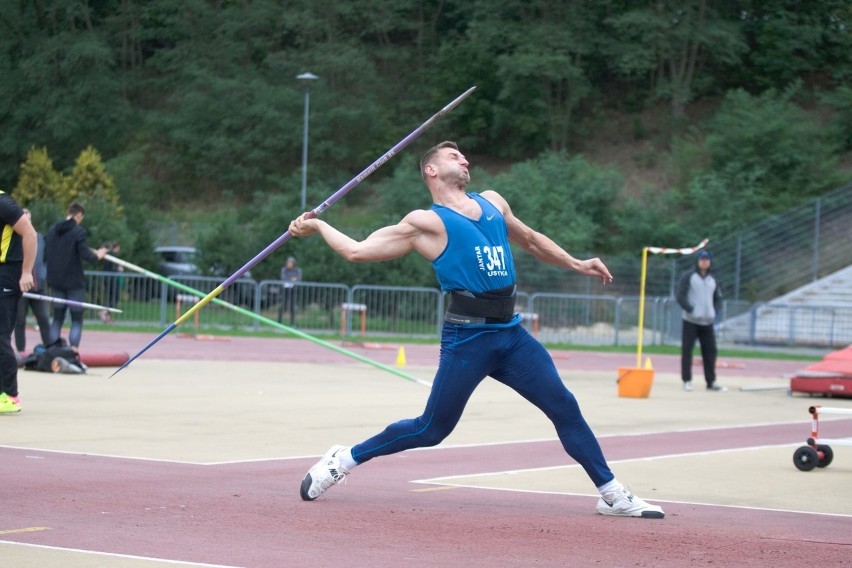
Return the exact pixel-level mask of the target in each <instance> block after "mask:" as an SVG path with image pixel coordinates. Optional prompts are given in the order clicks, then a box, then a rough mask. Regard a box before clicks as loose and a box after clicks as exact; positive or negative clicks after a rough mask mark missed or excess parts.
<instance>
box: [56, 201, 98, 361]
mask: <svg viewBox="0 0 852 568" xmlns="http://www.w3.org/2000/svg"><path fill="white" fill-rule="evenodd" d="M85 216H86V210H85V209H84V208H83V206H82V205H80V204H79V203H77V202H74V203H72V204H71V205H69V206H68V214H67V216H66V217H65V220H64V221H60V222H58V223H56V224H55V225H54V226H52V227H51V228H50V230H49V231H48V232H47V235H45V237H44V242H45V250H44V259H45V262H47V284H48V286H50V288H51V289H52V290H53V295H54V296H56V297H57V298H63V299H66V300H72V301H74V302H83V301H84V297H85V290H86V279H85V276H84V274H83V262H85V261H88V262H94V261H96V260H101V259H102V258H103V257H104V255H105V254H106V253H107V250H106V248H104V247H101V248H99V249H98V250H97V251H92V249H90V248H89V244H88V241H87V237H86V231H85V230H84V229H83V227H81V226H80V224H81V223H82V222H83V218H84V217H85ZM68 308H69V307H68V306H66V305H63V304H55V305H54V308H53V323H52V324H51V326H50V343H51V345H52V344H55V343H57V342H58V341H59V339H60V336H61V334H62V324H64V323H65V310H66V309H68ZM70 310H71V331H70V333H69V334H68V343H69V345H71V347H73V348H74V349H75V350H76V349H77V348H79V347H80V338H81V336H82V335H83V308H81V307H71V308H70Z"/></svg>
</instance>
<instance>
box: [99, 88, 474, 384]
mask: <svg viewBox="0 0 852 568" xmlns="http://www.w3.org/2000/svg"><path fill="white" fill-rule="evenodd" d="M475 89H476V87H471V88H470V89H468V90H467V91H465V92H464V93H462V94H461V95H459V96H458V97H456V98H455V99H454V100H453V101H452V102H450V103H449V104H448V105H447V106H445V107H444V108H442V109H441V110H440V111H438V112H437V113H436V114H434V115H433V116H432V117H431V118H430V119H429V120H427V121H426V122H424V123H423V124H421V125H420V126H419V127H417V128H416V129H414V131H412V132H411V134H409V135H408V136H406V137H405V138H403V139H402V140H400V141H399V142H397V144H396V145H395V146H394V147H392V148H391V149H390V150H388V151H387V152H386V153H385V154H384V155H382V156H381V157H380V158H379V159H378V160H376V161H375V162H373V163H372V164H370V165H369V166H368V167H367V168H366V169H365V170H364V171H362V172H361V173H360V174H358V175H357V176H355V177H354V178H352V179H351V180H349V182H347V183H346V185H344V186H343V187H341V188H340V189H338V190H337V191H336V192H334V193H333V194H332V195H331V197H329V198H328V199H326V200H325V201H324V202H323V203H321V204H320V205H319V206H318V207H317V208H316V209H314V210H313V211H310V212H309V213H308V216H309V217H310V218H314V217H318V216H319V215H320V214H322V213H323V212H324V211H325V210H326V209H328V208H329V207H331V206H332V205H334V204H335V203H336V202H337V201H338V200H339V199H340V198H342V197H343V196H344V195H346V194H347V193H349V192H350V191H351V190H352V188H354V187H355V186H356V185H358V184H359V183H361V182H362V181H363V180H364V179H365V178H367V176H369V175H370V174H372V173H373V172H374V171H376V170H377V169H379V168H380V167H381V166H382V165H383V164H384V163H385V162H387V161H388V160H390V159H391V158H392V157H393V156H395V155H396V154H397V152H399V151H400V150H402V149H403V148H405V147H406V146H408V145H409V144H411V142H413V141H414V140H415V139H416V138H417V137H418V136H420V135H421V134H423V132H425V131H426V129H428V128H429V127H431V126H432V125H433V124H434V123H435V122H437V121H438V120H439V119H441V118H443V117H444V115H446V114H447V113H449V112H450V111H451V110H453V109H454V108H455V107H457V106H458V105H459V104H460V103H461V102H462V101H463V100H464V99H466V98H467V97H468V96H469V95H470V94H471V93H472V92H473V91H474V90H475ZM291 236H292V235H291V234H290V230H289V229H288V230H287V231H286V232H285V233H284V234H283V235H281V236H280V237H278V238H277V239H275V240H274V241H273V242H272V243H270V244H269V245H268V246H267V247H266V248H265V249H263V250H262V251H260V252H259V253H258V254H257V256H255V257H254V258H252V259H251V260H249V261H248V262H247V263H246V264H245V265H243V267H242V268H240V269H239V270H237V271H236V272H234V273H233V274H232V275H231V276H229V277H228V278H227V279H226V280H225V281H224V282H222V283H221V284H219V285H218V286H217V287H216V288H214V289H213V291H212V292H210V293H209V294H207V295H206V296H205V297H204V298H202V299H201V300H199V302H198V303H197V304H195V305H194V306H192V307H191V308H190V309H189V310H187V311H186V313H185V314H183V315H182V316H181V317H179V318H178V319H177V320H175V322H174V323H172V324H171V325H169V326H168V327H167V328H166V329H164V330H163V331H162V332H161V333H160V335H158V336H157V337H155V338H154V339H153V341H151V342H150V343H148V345H146V346H145V347H143V348H142V349H141V350H140V351H139V352H138V353H136V354H135V355H133V357H131V358H130V359H128V360H127V362H126V363H124V365H122V366H121V367H119V368H118V369H117V370H116V373H118V372H119V371H121V370H122V369H124V368H125V367H127V366H128V365H130V364H131V363H132V362H133V361H135V360H136V359H137V358H138V357H139V356H141V355H142V354H143V353H145V352H146V351H147V350H148V349H150V348H151V347H153V346H154V344H156V343H157V342H158V341H160V340H161V339H162V338H164V337H165V336H166V335H168V334H169V333H171V331H172V330H173V329H175V328H177V326H179V325H180V324H182V323H183V322H185V321H186V320H188V319H189V318H190V317H192V314H194V313H195V312H196V311H198V310H200V309H201V308H203V307H204V306H206V305H207V304H208V303H209V302H210V300H212V299H213V298H215V297H216V296H218V295H219V294H221V293H222V291H223V290H224V289H225V288H227V287H228V286H230V285H231V284H233V283H234V282H236V281H237V280H238V279H239V278H240V277H241V276H242V275H243V274H245V273H246V272H247V271H249V270H251V269H252V267H254V266H255V265H256V264H257V263H259V262H260V261H261V260H263V259H264V258H266V257H267V256H269V254H270V253H272V251H274V250H275V249H277V248H278V247H280V246H281V245H282V244H284V243H285V242H287V240H288V239H290V237H291ZM114 374H115V373H113V375H114Z"/></svg>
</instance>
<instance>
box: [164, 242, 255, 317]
mask: <svg viewBox="0 0 852 568" xmlns="http://www.w3.org/2000/svg"><path fill="white" fill-rule="evenodd" d="M154 253H155V254H156V255H157V258H158V261H157V265H158V273H159V274H161V275H163V276H166V277H168V278H172V277H174V276H202V275H204V271H202V270H201V269H200V268H199V267H198V265H197V264H196V261H197V259H198V256H199V255H198V249H196V248H195V247H190V246H174V245H173V246H159V247H156V248H155V249H154ZM212 276H216V277H221V278H222V279H224V278H225V277H227V276H228V274H226V273H225V271H224V270H221V269H215V268H214V269H213V270H212ZM217 283H218V282H217ZM254 287H255V283H254V282H253V281H251V272H250V271H246V272H245V274H243V275H242V277H241V278H240V280H238V281H236V282H234V283H233V284H232V285H231V286H230V287H229V288H228V289H227V290H225V291H224V292H223V293H222V296H221V299H223V300H225V301H226V302H230V303H233V304H238V305H242V306H245V307H250V306H251V305H252V303H253V297H254V296H253V291H254ZM175 293H176V292H175V289H174V288H170V289H169V300H173V299H174V294H175ZM157 296H159V290H157V292H155V297H157Z"/></svg>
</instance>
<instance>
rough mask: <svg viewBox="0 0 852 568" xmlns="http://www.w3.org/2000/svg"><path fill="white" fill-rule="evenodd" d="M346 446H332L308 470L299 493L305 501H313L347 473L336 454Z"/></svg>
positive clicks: (341, 479)
mask: <svg viewBox="0 0 852 568" xmlns="http://www.w3.org/2000/svg"><path fill="white" fill-rule="evenodd" d="M345 449H346V446H332V447H331V449H330V450H328V451H327V452H326V453H325V455H323V456H322V459H320V461H318V462H317V463H316V464H314V466H313V467H312V468H311V469H309V470H308V473H307V475H305V479H303V480H302V487H301V489H300V490H299V493H300V494H301V496H302V499H304V500H305V501H313V500H314V499H316V498H317V497H319V496H320V495H322V494H323V493H325V492H326V491H328V489H329V488H330V487H331V486H332V485H337V484H338V483H340V482H341V481H343V480H344V478H345V477H346V476H347V475H349V470H348V469H346V468H345V467H343V466H342V465H340V458H338V457H337V454H338V453H339V452H340V451H341V450H345Z"/></svg>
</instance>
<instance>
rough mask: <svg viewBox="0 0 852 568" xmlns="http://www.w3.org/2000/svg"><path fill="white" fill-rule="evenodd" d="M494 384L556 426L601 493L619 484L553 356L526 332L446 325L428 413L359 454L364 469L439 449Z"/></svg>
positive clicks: (395, 427)
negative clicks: (487, 384)
mask: <svg viewBox="0 0 852 568" xmlns="http://www.w3.org/2000/svg"><path fill="white" fill-rule="evenodd" d="M486 376H491V377H493V378H494V379H496V380H498V381H500V382H501V383H503V384H505V385H507V386H508V387H510V388H512V389H513V390H515V391H516V392H517V393H518V394H520V395H521V396H522V397H524V398H525V399H527V400H528V401H529V402H531V403H533V404H534V405H535V406H536V407H538V408H539V409H540V410H541V411H542V412H544V414H545V415H547V417H548V418H549V419H550V420H551V422H553V425H554V426H555V427H556V433H557V435H558V436H559V440H560V441H561V442H562V447H563V448H565V451H566V452H567V453H568V455H570V456H571V457H572V458H574V460H575V461H576V462H577V463H579V464H580V465H581V466H582V467H583V469H585V470H586V473H587V474H588V475H589V477H590V478H591V479H592V481H593V482H594V484H595V486H596V487H600V486H601V485H603V484H605V483H607V482H609V481H611V480H612V479H614V475H613V474H612V472H611V471H610V469H609V466H608V465H607V463H606V459H605V458H604V456H603V452H602V451H601V447H600V444H598V441H597V439H596V438H595V435H594V433H592V430H591V428H589V425H588V424H587V423H586V420H585V419H584V418H583V415H582V413H581V412H580V407H579V405H578V404H577V399H575V398H574V395H573V394H571V392H570V391H569V390H568V389H567V388H566V387H565V385H564V384H563V382H562V379H561V378H560V377H559V373H557V371H556V367H555V366H554V364H553V359H552V358H551V357H550V354H549V353H548V352H547V350H546V349H545V348H544V347H543V346H542V345H541V344H540V343H539V342H538V341H537V340H536V339H535V338H533V337H532V336H531V335H530V334H529V333H528V332H527V331H526V330H525V329H524V328H523V327H521V326H520V325H515V326H512V327H508V328H496V329H484V328H466V327H461V326H456V325H451V324H444V329H443V333H442V335H441V358H440V365H439V367H438V373H437V374H436V376H435V381H434V383H433V385H432V392H431V393H430V394H429V400H428V401H427V402H426V409H425V410H424V411H423V414H422V415H421V416H419V417H417V418H413V419H407V420H400V421H399V422H395V423H393V424H391V425H389V426H388V427H387V428H385V430H384V431H383V432H381V433H380V434H377V435H376V436H373V437H372V438H369V439H368V440H365V441H364V442H361V443H360V444H357V445H356V446H353V447H352V457H353V459H354V460H355V461H356V462H357V463H359V464H361V463H364V462H366V461H368V460H371V459H373V458H375V457H379V456H386V455H389V454H395V453H397V452H401V451H403V450H409V449H412V448H420V447H425V446H435V445H437V444H439V443H440V442H441V440H443V439H444V438H446V437H447V436H448V435H449V434H450V432H452V431H453V429H454V428H455V427H456V424H458V422H459V419H460V418H461V415H462V412H463V411H464V407H465V405H466V404H467V401H468V399H470V396H471V395H472V394H473V391H474V389H476V387H477V386H478V385H479V383H481V382H482V380H483V379H484V378H485V377H486Z"/></svg>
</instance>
